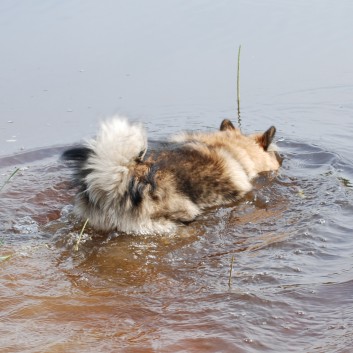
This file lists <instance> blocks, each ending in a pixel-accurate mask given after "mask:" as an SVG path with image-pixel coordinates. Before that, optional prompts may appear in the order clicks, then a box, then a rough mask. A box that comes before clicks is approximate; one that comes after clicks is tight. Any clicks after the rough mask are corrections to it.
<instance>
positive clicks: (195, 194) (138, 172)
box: [63, 117, 280, 234]
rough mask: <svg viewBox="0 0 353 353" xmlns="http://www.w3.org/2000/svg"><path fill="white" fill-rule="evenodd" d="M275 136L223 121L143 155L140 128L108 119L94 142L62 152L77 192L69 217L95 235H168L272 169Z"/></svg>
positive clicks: (230, 199)
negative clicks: (73, 215) (115, 232)
mask: <svg viewBox="0 0 353 353" xmlns="http://www.w3.org/2000/svg"><path fill="white" fill-rule="evenodd" d="M275 132H276V129H275V127H273V126H272V127H270V128H269V129H268V130H267V131H266V132H264V133H260V134H252V135H249V136H245V135H243V134H242V133H241V132H240V130H239V129H236V128H235V127H234V126H233V124H232V123H231V122H230V121H229V120H223V122H222V124H221V127H220V130H219V131H216V132H194V133H182V134H180V135H177V136H174V137H173V138H172V139H171V142H170V143H168V144H165V148H164V149H162V150H161V151H159V152H149V155H147V154H146V152H147V138H146V134H145V130H144V128H143V127H142V125H141V124H136V123H130V122H128V121H127V120H126V119H125V118H121V117H114V118H112V119H110V120H108V121H105V122H103V123H102V125H101V128H100V131H99V132H98V135H97V137H96V138H95V139H92V140H89V141H87V142H86V143H85V144H84V145H83V146H81V147H76V148H72V149H69V150H67V151H66V152H64V154H63V158H64V159H65V160H67V161H71V166H72V167H73V168H74V181H75V184H76V185H77V186H78V187H79V191H78V193H77V195H76V212H77V213H78V215H79V216H80V217H81V218H82V219H84V220H86V219H89V224H90V225H91V226H92V227H94V228H95V229H97V230H102V231H111V230H119V231H123V232H127V233H136V234H151V233H166V232H172V231H174V230H175V229H176V227H177V225H178V224H181V223H186V222H190V221H193V220H194V219H195V218H196V217H197V216H198V215H200V214H201V213H202V212H203V210H205V209H207V208H208V207H212V206H220V205H225V204H228V203H231V202H233V201H235V200H238V199H239V198H241V197H242V196H244V194H246V193H247V192H249V191H250V190H251V189H252V184H251V180H252V179H253V178H254V177H256V176H257V175H258V174H259V173H261V172H266V171H276V170H277V169H278V168H279V166H280V165H279V162H278V160H277V156H276V152H275V151H274V149H273V145H271V143H272V140H273V137H274V135H275Z"/></svg>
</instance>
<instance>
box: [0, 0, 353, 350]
mask: <svg viewBox="0 0 353 353" xmlns="http://www.w3.org/2000/svg"><path fill="white" fill-rule="evenodd" d="M352 16H353V3H351V2H350V1H348V0H341V1H335V2H334V1H329V0H321V1H315V0H311V1H302V0H299V1H295V2H294V1H290V0H285V1H278V0H265V1H258V0H254V1H225V0H221V1H217V2H215V1H209V0H203V1H201V0H192V1H182V0H179V1H176V0H171V1H161V0H153V1H149V2H143V1H138V0H136V1H135V0H134V1H130V2H123V1H112V0H106V1H104V2H96V1H90V0H89V1H55V0H51V1H43V0H36V1H31V2H23V1H10V0H2V1H1V2H0V48H1V49H0V52H1V65H0V185H3V184H4V183H5V181H6V180H7V179H8V177H9V176H10V175H11V173H13V172H14V171H15V170H16V169H17V168H19V171H18V172H16V174H15V175H14V176H13V178H11V180H10V181H9V182H8V183H7V184H6V185H5V186H4V188H3V190H2V191H1V193H0V241H1V243H0V244H1V245H0V277H1V286H0V312H1V315H0V346H1V347H2V351H4V352H116V351H118V352H141V351H143V352H264V351H268V352H350V351H351V347H352V344H353V342H352V341H353V310H352V307H353V305H352V304H353V295H352V293H353V241H352V233H353V222H352V211H353V200H352V196H353V189H352V183H353V158H352V152H353V143H352V139H351V136H353V70H352V62H353V47H352V33H353V22H352V20H351V19H352ZM239 45H241V59H240V116H238V114H237V101H236V98H237V92H236V76H237V52H238V47H239ZM114 114H120V115H125V116H127V117H128V118H129V119H131V120H135V121H142V122H143V124H144V125H145V126H146V129H147V131H148V134H149V137H150V138H151V139H152V140H163V139H165V138H166V137H167V136H168V135H169V134H171V133H175V132H178V131H181V130H204V129H217V128H218V126H219V124H220V122H221V120H222V119H223V118H228V119H231V120H233V122H234V123H235V124H237V125H240V126H241V128H242V130H243V131H244V132H253V131H261V130H265V129H266V128H268V127H269V126H271V125H275V126H276V128H277V144H278V146H279V148H280V152H281V154H282V156H283V158H284V161H283V165H282V168H281V170H280V172H279V174H278V175H277V176H276V177H275V178H272V179H268V178H266V177H262V178H259V179H258V180H257V181H256V182H255V191H254V192H253V193H251V194H250V195H248V196H247V197H245V199H244V200H242V201H240V202H239V203H237V204H236V205H233V206H232V207H223V208H219V209H215V210H211V211H209V212H207V213H206V214H205V215H204V216H203V217H201V218H200V219H198V220H197V221H196V222H194V223H192V224H191V225H189V226H188V227H184V228H182V229H181V230H180V232H178V234H175V235H173V236H171V235H170V236H167V235H166V236H150V237H134V236H127V235H123V234H119V233H114V234H110V235H109V236H106V235H103V234H97V233H96V232H95V231H94V230H93V229H90V228H89V227H88V228H87V230H86V231H85V233H84V235H83V238H82V242H81V246H80V248H79V250H78V251H75V250H74V246H73V245H74V244H75V242H76V241H77V239H78V236H79V233H80V230H81V228H82V222H81V221H80V220H78V219H76V218H75V217H74V215H73V214H72V203H73V192H74V191H73V190H71V189H70V188H69V177H70V175H69V172H68V171H67V170H66V169H65V168H64V166H63V165H62V163H61V162H60V160H59V156H60V153H61V152H62V151H63V150H64V149H65V148H66V147H67V146H70V145H72V144H74V143H77V142H80V141H82V139H83V138H87V137H90V136H93V135H94V134H95V132H96V129H97V127H98V124H99V122H100V121H101V120H102V119H105V118H106V117H108V116H111V115H114ZM232 256H234V263H233V272H232V276H231V282H230V284H229V274H230V263H231V259H232Z"/></svg>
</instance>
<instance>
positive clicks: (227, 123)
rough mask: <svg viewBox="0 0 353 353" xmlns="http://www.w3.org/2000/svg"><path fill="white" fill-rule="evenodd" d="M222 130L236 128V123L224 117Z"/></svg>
mask: <svg viewBox="0 0 353 353" xmlns="http://www.w3.org/2000/svg"><path fill="white" fill-rule="evenodd" d="M219 129H220V130H221V131H226V130H235V127H234V125H233V124H232V122H231V121H230V120H228V119H224V120H223V121H222V124H221V127H220V128H219Z"/></svg>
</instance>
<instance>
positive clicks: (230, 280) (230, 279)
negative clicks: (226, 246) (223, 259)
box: [228, 255, 234, 287]
mask: <svg viewBox="0 0 353 353" xmlns="http://www.w3.org/2000/svg"><path fill="white" fill-rule="evenodd" d="M233 263H234V255H233V256H232V260H231V262H230V270H229V279H228V286H229V287H230V286H231V285H232V272H233Z"/></svg>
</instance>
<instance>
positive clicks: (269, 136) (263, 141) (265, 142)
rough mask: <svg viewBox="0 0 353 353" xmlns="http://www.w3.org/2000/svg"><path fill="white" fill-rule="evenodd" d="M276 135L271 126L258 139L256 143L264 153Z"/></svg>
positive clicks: (274, 129)
mask: <svg viewBox="0 0 353 353" xmlns="http://www.w3.org/2000/svg"><path fill="white" fill-rule="evenodd" d="M275 134H276V128H275V127H274V126H271V127H270V128H269V129H268V130H266V131H265V132H264V133H263V134H262V135H260V136H259V137H258V143H259V144H260V146H261V147H263V149H264V150H265V151H267V149H268V147H269V146H270V144H271V142H272V140H273V138H274V137H275Z"/></svg>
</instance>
